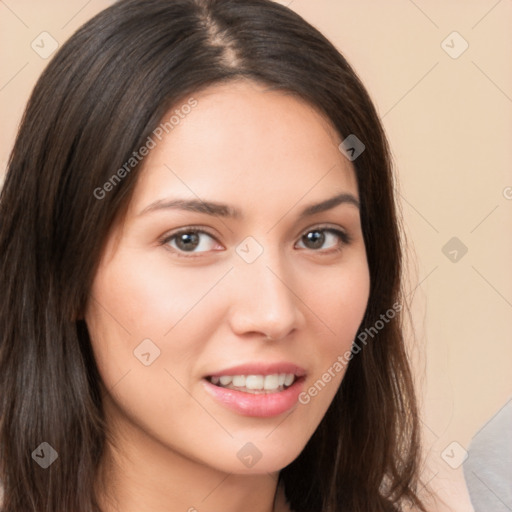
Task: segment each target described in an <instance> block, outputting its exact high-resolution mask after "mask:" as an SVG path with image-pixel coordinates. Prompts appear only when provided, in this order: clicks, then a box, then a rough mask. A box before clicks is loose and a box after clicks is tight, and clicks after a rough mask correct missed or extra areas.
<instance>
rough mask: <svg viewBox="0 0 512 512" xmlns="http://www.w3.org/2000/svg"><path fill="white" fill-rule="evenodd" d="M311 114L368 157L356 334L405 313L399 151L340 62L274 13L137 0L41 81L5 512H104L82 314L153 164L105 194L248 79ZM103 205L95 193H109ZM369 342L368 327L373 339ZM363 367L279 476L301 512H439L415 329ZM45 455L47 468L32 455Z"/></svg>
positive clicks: (15, 285)
mask: <svg viewBox="0 0 512 512" xmlns="http://www.w3.org/2000/svg"><path fill="white" fill-rule="evenodd" d="M239 78H244V79H249V80H253V81H258V82H261V83H263V84H266V85H267V86H270V87H272V88H275V89H277V90H282V91H286V92H288V93H292V94H295V95H297V96H298V97H300V98H303V99H305V100H306V101H308V102H309V103H310V104H311V105H312V106H314V107H315V108H316V109H318V110H319V111H320V112H322V113H323V114H324V115H325V116H326V117H327V118H328V119H329V120H330V121H331V122H332V124H333V126H334V127H335V128H336V129H337V131H338V132H339V135H340V137H341V138H342V139H344V138H346V137H347V136H349V135H351V134H353V135H356V136H357V138H358V139H359V140H360V141H362V143H363V144H364V145H365V150H364V152H363V153H361V154H360V156H359V157H358V158H357V159H356V160H354V161H353V165H354V167H355V170H356V175H357V181H358V187H359V192H360V202H361V222H362V230H363V235H364V241H365V244H366V250H367V256H368V264H369V269H370V278H371V289H370V298H369V303H368V306H367V310H366V313H365V317H364V319H363V322H362V324H361V326H360V329H359V332H360V333H363V332H371V331H368V329H370V328H373V329H374V330H376V329H375V326H374V324H375V323H376V321H378V320H379V319H380V318H381V315H382V314H383V313H385V312H386V311H388V310H390V309H393V306H394V305H395V308H396V305H397V304H401V303H402V302H401V301H402V296H401V265H402V255H401V248H400V231H399V224H398V221H397V215H396V207H395V203H394V195H393V184H392V173H391V163H390V155H389V150H388V145H387V141H386V138H385V135H384V132H383V129H382V127H381V124H380V121H379V119H378V116H377V114H376V111H375V109H374V107H373V105H372V102H371V100H370V98H369V96H368V94H367V92H366V91H365V88H364V87H363V85H362V84H361V82H360V81H359V79H358V78H357V76H356V74H355V73H354V71H353V70H352V69H351V67H350V66H349V65H348V63H347V62H346V60H345V59H344V58H343V56H342V55H341V54H340V53H339V51H338V50H337V49H336V48H335V47H334V46H333V45H332V44H331V43H330V42H329V41H328V40H327V39H326V38H325V37H324V36H322V35H321V34H320V33H319V32H318V31H317V30H316V29H315V28H313V27H312V26H311V25H309V24H308V23H307V22H306V21H304V20H303V19H302V18H301V17H300V16H298V15H297V14H295V13H294V12H293V11H291V10H290V9H288V8H286V7H284V6H281V5H279V4H277V3H273V2H271V1H269V0H244V1H236V0H173V1H170V0H124V1H120V2H118V3H116V4H114V5H113V6H112V7H110V8H108V9H106V10H104V11H103V12H101V13H100V14H99V15H97V16H96V17H94V18H93V19H92V20H91V21H89V22H88V23H86V24H85V25H84V26H83V27H82V28H80V29H79V30H78V31H77V32H76V33H75V34H74V35H73V36H72V37H71V38H70V39H69V40H68V41H67V42H66V43H65V44H64V45H63V46H62V48H61V49H60V50H59V51H58V52H57V54H56V55H55V57H54V58H53V60H52V61H51V62H50V64H49V65H48V67H47V68H46V70H45V71H44V73H43V74H42V76H41V77H40V79H39V81H38V82H37V84H36V86H35V88H34V91H33V93H32V96H31V98H30V101H29V103H28V106H27V109H26V111H25V114H24V117H23V121H22V124H21V127H20V130H19V133H18V136H17V139H16V143H15V146H14V149H13V151H12V154H11V157H10V161H9V167H8V173H7V176H6V180H5V184H4V187H3V190H2V192H1V196H0V213H1V221H0V222H1V223H0V253H1V260H0V289H1V291H2V295H3V297H2V302H1V304H0V386H1V387H0V389H1V397H0V421H1V424H0V429H1V430H0V480H1V481H2V483H3V486H4V500H3V507H2V508H1V510H2V511H4V512H7V511H9V512H27V511H32V512H64V511H66V512H67V511H69V512H98V511H99V510H100V508H99V506H98V503H97V500H96V497H95V495H94V491H93V489H94V482H95V476H96V474H97V470H98V467H99V462H100V458H101V455H102V453H103V449H104V446H105V427H106V425H105V418H104V416H103V411H102V402H101V396H100V391H99V382H100V376H99V373H98V370H97V367H96V364H95V361H94V358H93V356H92V351H91V347H90V340H89V336H88V332H87V328H86V325H85V324H84V322H83V321H80V320H79V321H77V320H76V318H77V313H78V312H80V311H83V309H84V306H85V304H86V302H87V299H88V290H89V288H90V285H91V282H92V279H93V277H94V274H95V270H96V266H97V264H98V261H99V258H100V254H101V251H102V248H103V245H104V243H105V240H106V238H107V236H108V233H109V230H110V228H111V226H112V224H113V221H114V220H115V219H116V218H117V216H118V215H119V214H120V212H121V211H122V210H123V208H125V207H126V205H127V203H128V202H129V200H130V197H131V194H132V192H133V189H134V185H135V183H136V180H137V174H138V172H139V171H140V168H141V165H135V166H133V169H131V170H130V172H128V173H125V174H126V175H125V176H123V179H122V180H119V182H116V184H115V186H114V187H112V190H111V191H109V193H108V194H104V195H102V197H98V196H99V194H98V193H97V190H98V188H101V187H102V186H103V185H104V184H105V183H106V182H107V181H108V180H109V179H110V178H111V177H112V175H113V174H114V173H115V172H116V170H118V169H120V168H121V167H122V166H123V164H124V163H125V162H127V161H128V160H129V159H130V157H131V156H132V154H133V152H134V151H136V150H137V149H138V148H140V147H141V146H143V145H144V144H145V142H146V141H147V138H148V137H149V136H150V135H151V134H152V133H153V131H154V130H155V129H156V128H157V127H158V125H159V123H160V121H161V119H162V117H163V115H164V114H165V113H166V112H167V111H168V110H169V108H171V107H172V106H174V105H176V104H177V103H178V102H179V101H180V100H181V99H182V98H184V97H187V96H189V95H191V94H193V93H196V92H198V91H199V90H201V89H204V88H206V87H208V86H210V85H212V84H216V83H220V82H227V81H230V80H233V79H239ZM95 191H96V193H95ZM365 330H366V331H365ZM360 348H361V350H360V352H359V353H357V354H354V357H353V359H352V361H351V362H350V365H349V367H348V370H347V372H346V374H345V377H344V379H343V382H342V384H341V387H340V389H339V391H338V393H337V394H336V396H335V398H334V400H333V402H332V404H331V406H330V408H329V409H328V411H327V413H326V415H325V417H324V418H323V420H322V422H321V423H320V425H319V427H318V428H317V430H316V432H315V433H314V435H313V436H312V438H311V439H310V441H309V442H308V444H307V445H306V447H305V448H304V450H303V452H302V453H301V454H300V456H299V457H298V458H297V459H296V460H294V461H293V462H292V463H291V464H290V465H289V466H287V467H286V468H284V469H283V470H282V471H281V472H280V476H279V478H280V481H282V482H283V483H284V487H285V492H286V496H287V498H288V500H289V502H290V504H291V506H292V508H293V509H294V510H295V511H296V512H341V511H350V512H363V511H366V512H370V511H371V512H378V511H398V510H402V507H403V506H404V504H405V503H406V502H407V503H409V504H412V505H414V506H416V507H417V508H419V509H420V510H425V508H424V506H423V505H422V503H421V500H420V498H419V497H418V494H417V491H416V485H417V472H418V456H419V440H418V432H419V429H418V421H419V420H418V416H417V407H416V401H415V397H414V391H413V383H412V378H411V372H410V368H409V364H408V359H407V354H406V351H405V348H404V339H403V335H402V327H401V322H400V321H399V320H397V319H394V320H393V321H389V322H387V323H386V325H385V326H384V327H383V328H381V329H380V330H379V331H378V334H376V335H374V336H372V339H371V341H370V342H368V343H365V344H364V346H361V347H360ZM42 442H47V443H48V444H49V445H51V446H52V447H53V448H54V449H55V450H56V452H57V453H58V459H57V460H56V461H55V462H54V463H53V464H52V465H51V466H50V467H48V468H47V469H43V468H42V467H40V466H39V465H38V464H36V463H35V462H34V460H33V455H32V454H33V452H34V450H35V449H36V448H38V447H39V446H40V445H41V443H42Z"/></svg>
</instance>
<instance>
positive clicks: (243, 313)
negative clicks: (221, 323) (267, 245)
mask: <svg viewBox="0 0 512 512" xmlns="http://www.w3.org/2000/svg"><path fill="white" fill-rule="evenodd" d="M269 253H270V251H265V252H264V253H263V254H262V255H261V256H260V257H259V258H258V259H257V260H256V261H254V262H252V263H245V262H243V261H241V262H240V263H239V264H238V265H237V267H236V268H235V271H234V272H233V273H232V276H231V277H232V281H231V283H232V286H233V288H232V294H231V307H230V315H229V321H230V325H231V329H232V330H233V332H235V333H236V334H238V335H239V336H247V335H249V334H253V335H255V334H260V335H264V336H268V337H270V338H272V339H273V340H280V339H283V338H285V337H286V336H288V335H289V334H291V333H292V332H293V331H295V330H299V329H301V328H302V327H303V325H304V322H305V317H304V314H303V307H304V303H303V302H302V300H301V298H300V297H299V296H298V295H297V293H296V291H295V289H296V288H297V283H296V282H295V281H296V280H294V279H293V277H292V276H293V272H292V270H291V269H290V268H289V267H288V269H286V267H285V266H284V265H283V262H282V261H281V260H280V257H279V255H276V256H275V257H274V256H272V255H270V254H269ZM294 285H295V286H294Z"/></svg>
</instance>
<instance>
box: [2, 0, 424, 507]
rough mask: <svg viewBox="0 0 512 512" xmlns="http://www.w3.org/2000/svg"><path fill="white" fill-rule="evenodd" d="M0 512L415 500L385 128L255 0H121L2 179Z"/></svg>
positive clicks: (87, 34)
mask: <svg viewBox="0 0 512 512" xmlns="http://www.w3.org/2000/svg"><path fill="white" fill-rule="evenodd" d="M0 204H1V215H2V223H1V227H0V247H1V250H2V252H1V254H2V260H1V267H0V268H1V270H0V276H1V285H2V290H3V293H4V300H3V301H2V306H1V313H0V325H1V336H2V338H1V342H0V343H1V345H0V347H1V348H0V370H1V371H0V375H1V377H0V379H1V381H0V382H1V390H2V395H1V396H2V398H1V411H0V415H1V418H2V424H1V461H2V466H1V477H0V479H1V480H2V481H3V484H4V502H3V509H2V510H5V511H7V510H8V511H16V512H17V511H20V512H21V511H23V512H25V511H27V510H31V511H38V512H42V511H47V512H50V511H52V512H54V511H64V510H65V511H72V510H76V511H78V510H79V511H80V512H88V511H91V512H92V511H100V510H101V511H102V512H111V511H120V512H131V511H135V510H137V511H139V510H152V511H156V512H164V511H165V512H171V511H172V512H174V511H177V510H188V511H195V510H197V511H200V512H203V511H213V510H224V511H235V510H236V511H238V510H246V511H255V512H256V511H261V512H270V511H278V510H279V511H284V510H293V511H295V512H302V511H304V512H305V511H308V512H311V511H313V512H320V511H325V512H326V511H333V512H334V511H350V512H359V511H361V512H362V511H372V512H377V511H388V510H389V511H397V510H404V509H405V507H406V506H409V505H410V506H412V507H415V508H416V509H417V510H423V511H425V507H424V505H423V504H422V501H421V499H420V497H419V495H418V493H417V482H418V474H417V472H418V469H417V468H418V456H419V441H418V418H417V411H416V403H415V398H414V393H413V388H412V378H411V374H410V369H409V366H408V362H407V357H406V352H405V348H404V340H403V337H402V331H401V321H400V315H399V312H400V310H401V309H402V307H403V304H402V301H401V284H400V283H401V281H400V274H401V252H400V237H399V230H398V222H397V217H396V212H395V206H394V198H393V186H392V175H391V164H390V157H389V153H388V147H387V142H386V139H385V136H384V133H383V130H382V128H381V125H380V122H379V120H378V117H377V115H376V112H375V109H374V107H373V106H372V103H371V100H370V99H369V96H368V94H367V93H366V91H365V89H364V87H363V86H362V84H361V83H360V81H359V80H358V78H357V76H356V75H355V73H354V72H353V71H352V69H351V68H350V67H349V65H348V64H347V62H346V61H345V60H344V58H343V57H342V56H341V55H340V54H339V52H338V51H337V50H336V49H335V48H334V47H333V46H332V45H331V44H330V43H329V42H328V41H327V40H326V39H325V38H324V37H323V36H322V35H321V34H320V33H319V32H318V31H317V30H316V29H314V28H313V27H311V26H310V25H309V24H307V23H306V22H305V21H304V20H303V19H301V18H300V17H299V16H298V15H296V14H295V13H293V12H292V11H291V10H289V9H287V8H285V7H283V6H280V5H278V4H275V3H273V2H269V1H267V0H249V1H244V2H236V1H233V0H211V1H207V0H177V1H169V0H125V1H121V2H118V3H117V4H115V5H114V6H112V7H110V8H109V9H107V10H105V11H103V12H102V13H100V14H99V15H98V16H96V17H95V18H94V19H92V20H91V21H90V22H88V23H87V24H86V25H84V26H83V27H82V28H81V29H80V30H79V31H78V32H77V33H76V34H75V35H74V36H73V37H72V38H71V39H70V40H69V41H68V42H67V43H66V44H65V45H63V47H62V48H61V49H60V51H59V52H58V53H57V54H56V56H55V57H54V59H53V60H52V62H51V63H50V64H49V66H48V67H47V69H46V70H45V72H44V73H43V75H42V76H41V78H40V80H39V82H38V83H37V85H36V87H35V89H34V92H33V94H32V97H31V99H30V102H29V105H28V106H27V110H26V113H25V116H24V119H23V122H22V125H21V127H20V131H19V134H18V137H17V140H16V143H15V147H14V149H13V152H12V155H11V159H10V163H9V170H8V174H7V177H6V181H5V185H4V188H3V190H2V195H1V202H0Z"/></svg>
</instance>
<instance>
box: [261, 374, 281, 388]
mask: <svg viewBox="0 0 512 512" xmlns="http://www.w3.org/2000/svg"><path fill="white" fill-rule="evenodd" d="M278 387H279V375H278V374H277V373H274V374H273V375H267V376H266V377H265V382H264V383H263V389H266V390H274V389H277V388H278Z"/></svg>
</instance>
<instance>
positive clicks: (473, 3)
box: [0, 0, 512, 511]
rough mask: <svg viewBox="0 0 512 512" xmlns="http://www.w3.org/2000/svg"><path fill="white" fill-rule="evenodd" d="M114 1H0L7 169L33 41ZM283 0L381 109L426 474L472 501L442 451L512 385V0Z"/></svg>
mask: <svg viewBox="0 0 512 512" xmlns="http://www.w3.org/2000/svg"><path fill="white" fill-rule="evenodd" d="M111 3H112V1H110V2H109V1H107V0H89V1H87V0H80V1H78V0H72V1H64V0H61V1H57V0H48V1H45V2H41V1H36V0H1V1H0V20H1V21H0V29H1V31H0V33H1V36H0V37H1V54H0V63H1V65H0V111H1V114H2V120H3V129H2V131H1V132H0V141H1V147H0V164H1V171H0V173H3V170H4V169H5V167H6V162H7V159H8V155H9V151H10V148H11V146H12V144H13V142H14V138H15V133H16V129H17V125H18V123H19V120H20V118H21V115H22V112H23V109H24V106H25V103H26V101H27V99H28V96H29V94H30V91H31V89H32V87H33V85H34V83H35V81H36V80H37V78H38V76H39V75H40V73H41V71H42V70H43V68H44V67H45V65H46V63H47V62H48V60H45V59H43V58H41V57H40V56H39V55H38V54H37V53H36V52H35V51H34V50H33V49H32V48H31V43H32V41H34V40H35V41H36V43H37V42H38V41H40V38H39V35H40V34H41V33H42V32H48V33H49V34H51V36H52V37H53V38H54V39H55V40H56V41H57V42H58V43H59V44H62V42H63V41H65V40H66V38H68V37H69V36H70V35H71V34H72V33H73V32H74V31H75V30H76V29H77V28H78V27H79V26H80V25H81V24H82V23H83V22H85V21H86V20H88V19H89V18H91V17H92V16H93V15H94V14H96V13H97V12H98V11H100V10H101V9H103V8H104V7H106V6H108V5H110V4H111ZM280 3H283V4H285V5H289V6H290V8H292V9H294V10H295V11H296V12H298V13H299V14H301V15H302V16H303V17H305V18H306V20H308V21H309V22H310V23H312V24H313V25H315V26H316V27H317V28H319V29H320V30H321V31H322V32H323V33H324V34H325V35H326V36H327V37H328V38H330V39H331V40H332V41H333V42H334V44H335V45H336V46H337V47H338V48H339V49H340V50H341V51H342V53H344V55H345V56H346V57H347V59H348V60H349V62H350V63H351V64H352V65H353V66H354V68H355V69H356V71H357V72H358V73H359V75H360V76H361V78H362V80H363V82H364V83H365V84H366V86H367V88H368V90H369V92H370V94H371V95H372V97H373V99H374V101H375V103H376V106H377V109H378V111H379V113H380V114H381V117H382V118H383V122H384V125H385V128H386V131H387V133H388V136H389V139H390V142H391V146H392V149H393V154H394V158H395V163H396V168H397V173H398V180H399V190H400V198H401V202H402V209H403V216H404V223H405V226H406V231H407V236H408V240H409V244H410V247H411V253H414V254H412V256H413V257H414V258H415V261H416V263H415V264H412V266H411V270H412V272H411V278H410V284H409V285H408V289H409V290H410V295H409V297H410V298H411V299H412V311H413V320H414V326H415V331H416V341H415V345H414V351H413V356H414V360H415V364H416V375H417V376H418V383H419V384H420V385H421V388H420V389H421V397H422V404H423V422H424V425H425V440H426V444H425V446H426V452H427V455H428V468H427V469H425V473H424V476H425V478H426V479H427V480H430V481H431V485H432V486H433V487H434V488H436V489H437V490H438V491H439V492H440V493H441V495H442V496H443V497H444V499H445V501H446V505H445V506H441V505H440V506H439V510H453V511H455V510H456V511H470V510H472V509H471V505H470V504H469V501H468V498H467V495H466V490H465V486H464V483H463V480H462V478H461V475H462V473H461V469H460V468H459V469H452V468H451V467H450V466H449V465H448V464H447V462H445V460H444V459H443V458H442V457H441V454H442V452H443V451H444V450H445V448H446V447H447V446H449V445H450V443H452V442H453V441H456V442H457V443H459V444H460V446H461V447H462V448H461V449H463V448H467V447H468V445H469V442H470V440H471V437H472V436H473V435H474V433H475V432H477V431H478V430H479V428H480V427H481V426H482V425H483V424H484V423H485V422H486V421H488V420H489V419H490V418H491V416H493V415H494V414H495V413H496V412H497V411H498V410H499V409H500V408H501V407H502V406H503V405H504V404H505V402H506V401H507V400H509V399H510V397H511V396H512V377H511V371H510V367H511V364H510V363H511V361H512V343H511V330H512V329H511V326H512V322H511V320H512V265H511V262H512V236H511V234H512V171H511V169H512V143H511V134H512V59H511V58H510V55H511V53H510V49H511V48H512V31H510V27H511V26H512V1H511V0H499V1H496V0H465V1H462V0H461V1H454V0H451V1H446V0H443V1H441V0H436V1H428V2H427V1H426V0H415V1H414V2H413V1H412V0H392V1H390V0H388V1H386V2H378V1H377V0H374V1H370V0H364V1H361V0H359V1H357V2H356V1H352V2H348V1H339V0H338V1H336V0H321V1H319V0H316V1H313V0H292V1H291V2H290V1H289V0H284V1H281V2H280ZM454 31H456V32H457V33H458V34H459V35H457V34H455V35H454V34H452V33H453V32H454ZM42 37H47V36H42ZM443 41H444V43H443ZM464 41H466V42H467V44H468V45H469V46H468V48H467V50H466V51H464V52H463V53H462V54H461V55H459V56H457V55H458V53H459V52H460V51H461V50H462V49H463V48H464V46H465V42H464ZM40 44H41V43H40ZM46 48H48V46H46ZM449 53H451V54H452V56H450V55H449ZM453 57H457V58H453ZM507 187H511V188H507ZM452 237H457V238H458V239H459V241H460V242H461V243H463V244H464V245H465V246H466V247H467V253H466V254H465V255H464V256H462V257H461V252H460V250H459V249H457V248H456V247H455V246H454V247H449V248H448V249H446V250H445V252H446V253H448V256H450V257H452V258H453V257H455V253H453V252H452V254H451V255H450V254H449V251H453V249H454V248H455V250H458V251H459V252H458V253H457V255H456V258H457V261H456V262H453V261H450V259H449V258H448V257H447V256H445V254H444V253H443V251H442V248H443V247H444V246H445V244H446V243H447V242H448V241H449V240H450V239H451V238H452ZM412 261H414V260H412ZM453 453H455V458H457V457H459V452H457V449H456V450H455V452H452V453H450V454H451V455H452V454H453ZM461 453H463V452H461ZM445 458H446V457H445ZM451 462H452V465H456V462H457V461H456V460H455V462H453V457H452V461H451Z"/></svg>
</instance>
